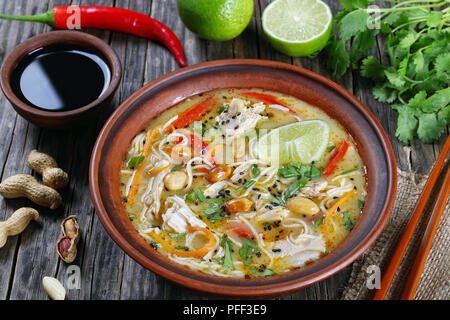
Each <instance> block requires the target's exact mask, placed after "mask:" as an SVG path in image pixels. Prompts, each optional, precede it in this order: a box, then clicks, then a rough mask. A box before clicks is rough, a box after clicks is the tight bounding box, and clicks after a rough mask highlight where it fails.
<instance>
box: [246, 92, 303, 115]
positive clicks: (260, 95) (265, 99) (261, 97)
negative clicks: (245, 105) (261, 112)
mask: <svg viewBox="0 0 450 320" xmlns="http://www.w3.org/2000/svg"><path fill="white" fill-rule="evenodd" d="M239 94H240V95H243V96H247V97H251V98H255V99H258V100H261V101H262V102H265V103H267V104H278V105H280V106H282V107H285V108H286V109H288V110H289V112H290V113H292V114H297V112H295V111H294V110H293V109H291V108H290V107H288V106H287V105H285V104H284V103H282V102H280V101H278V100H277V99H275V98H274V97H272V96H270V95H268V94H264V93H259V92H240V93H239Z"/></svg>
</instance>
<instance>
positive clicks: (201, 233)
mask: <svg viewBox="0 0 450 320" xmlns="http://www.w3.org/2000/svg"><path fill="white" fill-rule="evenodd" d="M120 178H121V179H120V181H121V194H122V200H123V205H124V207H125V209H126V212H127V214H128V216H129V218H130V220H131V221H132V223H133V224H134V226H135V227H136V229H137V231H138V232H139V234H140V235H141V236H142V237H144V238H145V239H146V240H147V241H148V243H149V245H150V246H151V247H152V248H153V249H154V250H157V251H158V252H160V253H161V254H163V255H165V256H167V257H168V258H169V259H171V260H173V261H175V262H177V263H179V264H181V265H183V266H186V267H188V268H191V269H194V270H199V271H202V272H206V273H209V274H213V275H216V276H223V277H251V278H255V277H266V276H271V275H276V274H282V273H285V272H288V271H290V270H293V269H296V268H301V267H303V266H305V265H307V264H309V263H313V262H314V261H315V260H318V259H320V258H321V257H322V256H324V255H326V254H327V253H329V252H330V251H331V250H333V248H335V247H336V245H337V244H339V242H341V241H342V240H343V239H344V238H345V237H346V235H347V234H348V233H349V232H350V231H351V229H352V228H353V226H354V225H355V223H356V221H357V219H358V217H359V215H360V213H361V208H362V206H363V204H364V198H365V195H366V185H365V167H364V164H363V162H362V161H361V158H360V156H359V154H358V150H357V149H356V146H355V144H354V142H353V140H352V138H351V137H350V136H349V134H348V133H347V132H346V131H345V130H344V128H343V127H342V126H341V125H340V124H339V123H338V122H336V121H335V120H334V119H331V118H330V117H329V116H328V115H327V114H326V113H324V112H323V111H321V110H320V109H318V108H316V107H313V106H310V105H308V104H306V103H305V102H302V101H300V100H298V99H296V98H294V97H291V96H286V95H282V94H278V93H275V92H267V91H262V90H256V89H252V90H237V89H228V90H221V91H215V92H210V93H208V94H203V95H198V96H195V97H192V98H190V99H187V100H185V101H183V102H181V103H179V104H178V105H176V106H174V107H173V108H171V109H169V110H167V111H165V112H164V113H162V114H161V115H160V116H159V117H158V118H156V119H155V120H152V121H151V123H150V125H149V126H148V127H147V128H146V129H145V130H144V131H142V132H141V133H139V134H138V135H137V136H136V137H135V138H134V139H133V141H132V142H131V145H130V148H129V151H128V153H127V155H126V157H125V159H124V161H123V166H122V169H121V172H120Z"/></svg>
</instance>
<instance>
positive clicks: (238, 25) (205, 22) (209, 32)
mask: <svg viewBox="0 0 450 320" xmlns="http://www.w3.org/2000/svg"><path fill="white" fill-rule="evenodd" d="M177 3H178V13H179V15H180V17H181V20H183V22H184V24H185V25H186V27H188V28H189V30H191V31H192V32H194V33H196V34H197V35H198V36H200V37H201V38H204V39H207V40H213V41H227V40H231V39H233V38H235V37H237V36H238V35H240V34H241V33H242V31H244V29H245V28H246V27H247V25H248V24H249V22H250V19H251V18H252V15H253V0H177Z"/></svg>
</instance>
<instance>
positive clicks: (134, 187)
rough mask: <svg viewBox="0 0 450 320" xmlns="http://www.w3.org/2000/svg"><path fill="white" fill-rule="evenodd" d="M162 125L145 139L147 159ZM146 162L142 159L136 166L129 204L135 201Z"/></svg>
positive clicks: (128, 198)
mask: <svg viewBox="0 0 450 320" xmlns="http://www.w3.org/2000/svg"><path fill="white" fill-rule="evenodd" d="M161 127H162V125H159V126H157V127H155V128H154V129H153V130H152V131H149V132H148V134H147V138H146V139H145V148H144V153H143V156H144V157H145V159H147V156H148V154H149V153H150V149H151V146H152V142H153V140H155V138H156V136H157V135H158V133H159V129H160V128H161ZM144 162H145V160H144V161H142V162H141V164H140V165H139V166H138V167H137V168H136V172H135V174H134V176H133V182H132V183H131V186H130V191H129V192H128V195H127V202H128V203H129V204H131V203H133V200H134V197H135V196H136V193H137V189H138V185H139V179H140V178H141V172H142V169H143V168H144Z"/></svg>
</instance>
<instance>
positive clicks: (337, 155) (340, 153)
mask: <svg viewBox="0 0 450 320" xmlns="http://www.w3.org/2000/svg"><path fill="white" fill-rule="evenodd" d="M348 147H349V144H348V142H347V141H345V140H344V141H342V143H341V145H340V146H339V148H338V149H337V150H336V151H335V152H334V154H333V157H332V158H331V160H330V162H329V163H328V165H327V166H326V168H325V170H323V173H322V175H323V176H324V177H328V176H329V175H330V174H332V173H333V171H334V169H336V167H337V165H338V163H339V162H340V161H341V160H342V158H343V157H344V156H345V153H346V152H347V150H348Z"/></svg>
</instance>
